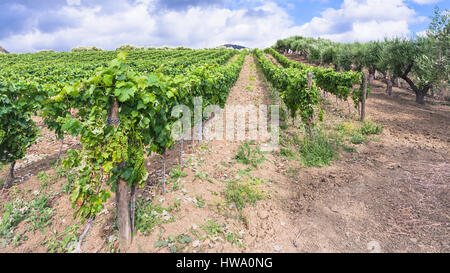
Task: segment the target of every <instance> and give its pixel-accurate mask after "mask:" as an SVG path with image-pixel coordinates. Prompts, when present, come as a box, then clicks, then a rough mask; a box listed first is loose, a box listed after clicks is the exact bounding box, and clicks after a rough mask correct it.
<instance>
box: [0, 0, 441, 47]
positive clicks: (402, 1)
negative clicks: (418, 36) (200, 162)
mask: <svg viewBox="0 0 450 273" xmlns="http://www.w3.org/2000/svg"><path fill="white" fill-rule="evenodd" d="M436 5H437V6H439V7H440V8H441V9H448V8H450V1H447V0H339V1H331V0H248V1H243V0H209V1H208V0H42V1H36V0H0V45H1V46H3V47H4V48H5V49H6V50H8V51H10V52H17V53H23V52H36V51H39V50H43V49H53V50H56V51H70V49H71V48H74V47H77V46H97V47H100V48H103V49H105V50H113V49H115V48H116V47H118V46H120V45H123V44H132V45H137V46H153V47H160V46H170V47H174V46H185V47H192V48H205V47H216V46H219V45H222V44H226V43H232V44H239V45H243V46H247V47H250V48H255V47H259V48H264V47H268V46H271V45H273V44H274V43H275V42H276V41H277V40H278V39H282V38H287V37H290V36H293V35H302V36H308V37H322V38H327V39H331V40H334V41H337V42H353V41H359V42H366V41H370V40H382V39H384V38H385V37H398V36H411V35H414V34H415V33H421V32H422V33H423V31H424V30H426V29H427V27H428V24H429V22H430V16H432V15H433V9H434V7H435V6H436Z"/></svg>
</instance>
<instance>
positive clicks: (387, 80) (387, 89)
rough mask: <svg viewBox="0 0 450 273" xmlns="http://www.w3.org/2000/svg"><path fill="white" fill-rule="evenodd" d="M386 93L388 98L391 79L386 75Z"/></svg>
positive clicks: (390, 91)
mask: <svg viewBox="0 0 450 273" xmlns="http://www.w3.org/2000/svg"><path fill="white" fill-rule="evenodd" d="M386 86H387V87H386V93H388V95H389V96H392V79H391V76H389V74H386Z"/></svg>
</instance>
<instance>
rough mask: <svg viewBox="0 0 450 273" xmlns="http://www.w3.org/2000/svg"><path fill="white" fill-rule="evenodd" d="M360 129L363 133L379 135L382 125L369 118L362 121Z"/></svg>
mask: <svg viewBox="0 0 450 273" xmlns="http://www.w3.org/2000/svg"><path fill="white" fill-rule="evenodd" d="M360 131H361V134H363V135H379V134H381V133H382V132H383V125H381V124H376V123H374V122H373V121H371V120H369V121H366V122H365V123H364V125H363V126H362V127H361V129H360Z"/></svg>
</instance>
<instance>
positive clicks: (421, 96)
mask: <svg viewBox="0 0 450 273" xmlns="http://www.w3.org/2000/svg"><path fill="white" fill-rule="evenodd" d="M416 102H417V103H418V104H422V105H423V104H425V94H424V93H422V92H417V93H416Z"/></svg>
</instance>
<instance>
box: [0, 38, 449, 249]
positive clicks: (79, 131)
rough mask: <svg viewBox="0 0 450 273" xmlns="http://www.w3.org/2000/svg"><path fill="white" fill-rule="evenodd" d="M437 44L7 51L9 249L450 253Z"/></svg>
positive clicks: (3, 113) (3, 120) (441, 62)
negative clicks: (268, 137)
mask: <svg viewBox="0 0 450 273" xmlns="http://www.w3.org/2000/svg"><path fill="white" fill-rule="evenodd" d="M430 33H432V32H430ZM430 35H431V34H430ZM430 37H431V36H430ZM430 37H429V38H428V39H430V40H427V39H425V38H424V39H422V38H417V40H409V41H406V40H401V39H394V40H392V41H385V42H384V43H383V42H373V43H368V44H337V43H333V42H331V41H328V40H323V39H312V38H304V37H299V36H298V37H292V38H289V39H285V40H279V41H278V42H277V43H276V44H275V45H274V46H273V47H271V48H267V49H265V50H259V49H254V50H251V51H250V50H246V49H243V50H235V49H196V50H194V49H187V48H177V49H167V48H160V49H157V48H151V49H140V48H129V47H124V48H121V50H116V51H101V50H99V49H98V50H97V48H95V49H96V50H93V49H91V50H89V49H86V50H85V49H82V48H79V49H77V50H72V52H62V53H57V52H50V51H49V52H40V53H28V54H2V55H0V107H1V108H0V125H1V127H0V177H1V178H0V186H1V188H2V190H1V193H0V216H1V217H0V252H51V253H55V252H64V253H68V252H78V253H79V252H152V253H153V252H327V251H331V252H349V251H350V252H370V251H372V252H379V251H386V252H417V251H427V252H443V251H444V252H445V251H449V250H450V245H449V244H450V242H449V240H448V231H449V224H448V217H449V214H448V202H449V195H448V190H449V188H448V186H449V185H448V181H450V163H449V162H448V158H450V155H449V151H450V149H449V148H450V147H449V143H450V139H449V136H448V129H449V128H450V123H449V121H450V108H449V104H448V102H446V101H445V100H443V99H442V97H444V98H445V92H446V91H447V90H445V88H444V89H442V88H441V87H442V86H443V85H444V86H445V84H446V83H447V84H448V62H446V59H445V58H443V57H442V56H441V55H439V56H440V57H439V58H437V59H433V58H434V57H435V56H437V55H432V54H430V55H429V56H428V57H427V58H422V57H420V56H419V57H418V56H417V54H416V55H414V54H412V53H411V54H409V55H408V56H407V57H405V60H404V61H403V62H400V61H397V60H395V61H394V60H393V58H394V57H395V56H398V54H399V52H401V51H404V52H406V51H408V50H411V51H414V50H416V51H417V50H424V52H425V51H426V50H430V52H431V49H430V48H433V49H436V50H437V51H436V52H438V51H439V49H442V47H441V45H440V43H433V42H432V41H431V39H432V38H430ZM447 38H448V37H447ZM439 41H441V42H442V40H439ZM410 48H411V49H410ZM424 48H425V49H424ZM433 52H434V51H433ZM439 52H441V51H439ZM350 53H352V54H353V55H350ZM441 53H442V52H441ZM358 54H359V55H358ZM433 54H434V53H433ZM436 54H437V53H436ZM439 54H440V53H439ZM396 58H397V57H396ZM408 58H409V59H408ZM419 59H420V60H419ZM430 60H434V61H436V62H435V63H434V64H435V66H433V67H435V68H434V69H436V67H437V70H439V71H438V72H436V73H427V72H424V71H426V69H429V68H430V66H429V63H427V61H430ZM377 74H381V77H380V76H377ZM400 80H402V81H403V82H404V83H406V84H405V85H404V86H402V85H401V84H399V82H400ZM393 85H395V86H393ZM385 90H386V91H385ZM430 90H433V92H434V90H436V92H437V90H440V91H442V90H443V91H442V92H443V94H444V95H443V96H441V97H439V96H437V97H436V96H428V95H429V94H428V93H429V91H430ZM413 96H415V98H414V97H413ZM425 98H426V100H425ZM199 101H201V104H200V107H198V106H199V104H198V102H199ZM425 101H426V102H427V104H425ZM238 105H239V106H251V107H249V108H248V109H256V107H260V108H259V112H258V114H255V116H257V118H258V119H252V114H251V112H249V113H248V119H247V116H246V114H245V113H244V115H242V116H238V117H237V122H238V123H239V121H240V122H241V123H243V124H244V129H243V130H244V131H245V132H242V133H243V135H244V136H245V137H244V140H240V139H239V140H235V139H233V140H230V139H228V138H225V139H224V138H222V137H218V138H216V139H208V138H207V137H206V133H205V132H206V129H207V128H210V127H211V126H213V125H214V124H215V125H216V126H217V124H220V125H221V126H223V125H224V124H225V125H226V126H225V127H227V128H232V129H233V130H234V129H236V130H238V131H237V132H236V135H237V134H239V128H238V127H236V128H234V126H235V124H234V122H235V117H234V116H232V120H230V119H228V116H227V118H226V119H225V120H221V119H219V117H224V115H222V113H227V114H228V112H229V111H231V110H230V109H231V107H232V106H238ZM180 106H182V107H181V108H180ZM261 106H277V107H270V111H269V110H267V109H266V108H261ZM174 109H177V110H174ZM186 109H187V110H186ZM212 109H214V110H212ZM261 109H262V110H264V109H266V110H265V111H262V110H261ZM275 109H276V110H275ZM278 109H279V110H278ZM178 110H180V111H178ZM182 111H185V112H183V113H182ZM255 111H256V110H255ZM186 113H189V115H186ZM191 113H192V114H193V115H192V116H191V115H190V114H191ZM254 113H256V112H254ZM181 114H183V115H181ZM278 114H279V116H278ZM233 115H234V113H233ZM275 119H276V120H275ZM217 120H219V122H220V123H214V122H217ZM261 120H264V121H265V120H268V121H267V124H262V123H261ZM180 121H183V123H182V124H183V126H184V127H183V126H182V127H183V128H181V127H179V126H180ZM269 122H270V125H268V124H269ZM185 124H188V126H187V128H186V126H185ZM247 125H248V127H246V126H247ZM264 126H266V127H269V129H268V132H269V133H270V134H272V135H274V134H277V135H276V136H277V138H276V139H277V143H276V144H277V147H276V149H274V150H267V149H265V148H267V147H268V144H267V141H263V140H261V139H251V137H250V136H251V134H252V132H251V130H250V129H249V128H258V129H259V130H260V131H261V130H262V128H263V127H264ZM278 127H279V128H278ZM216 130H217V127H216ZM241 130H242V129H241ZM174 132H176V133H175V134H174ZM218 132H219V133H218V135H220V133H221V132H220V131H218ZM233 132H234V131H233ZM222 133H223V132H222ZM196 134H197V137H196ZM198 135H200V137H198ZM233 136H234V133H233Z"/></svg>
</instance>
